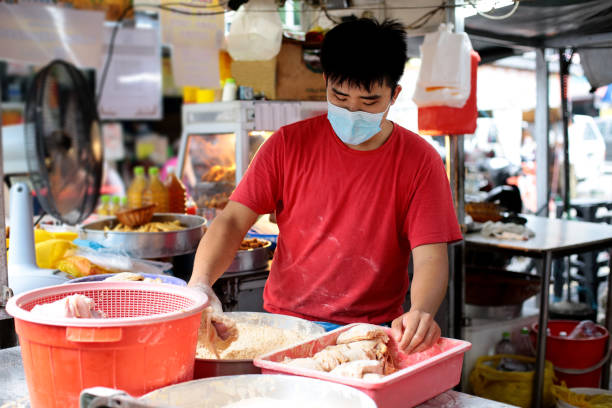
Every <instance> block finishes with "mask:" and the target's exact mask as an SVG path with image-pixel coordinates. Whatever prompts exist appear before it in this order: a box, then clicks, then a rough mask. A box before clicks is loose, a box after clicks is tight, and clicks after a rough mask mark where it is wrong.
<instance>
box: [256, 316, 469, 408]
mask: <svg viewBox="0 0 612 408" xmlns="http://www.w3.org/2000/svg"><path fill="white" fill-rule="evenodd" d="M353 326H355V324H351V325H348V326H344V327H341V328H338V329H336V330H334V331H331V332H329V333H326V334H324V335H321V336H319V337H317V338H315V339H313V340H310V341H308V342H305V343H301V344H298V345H296V346H293V347H290V348H286V349H283V350H279V351H276V352H273V353H269V354H266V355H263V356H261V357H259V358H256V359H255V360H254V361H253V363H254V364H255V366H257V367H260V368H261V372H262V374H290V375H299V376H304V377H311V378H318V379H321V380H327V381H332V382H335V383H339V384H345V385H349V386H351V387H354V388H357V389H359V390H361V391H363V392H365V393H366V394H368V395H369V396H370V397H371V398H372V399H373V400H374V401H375V402H376V404H377V406H378V407H379V408H396V407H398V408H399V407H402V408H407V407H413V406H415V405H418V404H420V403H422V402H424V401H427V400H428V399H430V398H433V397H435V396H436V395H438V394H440V393H442V392H444V391H447V390H449V389H451V388H453V387H454V386H455V385H457V384H459V380H460V378H461V367H462V365H463V354H464V353H465V352H466V351H467V350H469V349H470V348H471V347H472V345H471V344H470V343H468V342H466V341H462V340H455V339H448V338H441V339H440V340H439V341H438V343H437V344H436V345H434V346H433V347H431V348H430V349H428V350H425V351H424V352H422V353H414V354H405V353H403V352H400V351H399V350H398V346H397V342H396V341H395V340H393V339H392V338H390V340H389V344H388V346H389V351H390V353H391V354H392V356H393V357H394V361H395V362H396V363H397V364H398V365H399V368H400V369H399V370H398V371H396V372H395V373H393V374H390V375H387V376H385V377H383V378H382V379H380V380H378V381H365V380H362V379H357V378H348V377H338V376H334V375H331V374H329V373H326V372H321V371H316V370H310V369H307V368H299V367H291V366H288V365H286V364H282V363H281V362H282V361H283V360H284V359H285V357H289V358H292V359H293V358H301V357H311V356H312V355H314V354H315V353H317V352H318V351H320V350H322V349H324V348H325V347H327V346H329V345H332V344H336V338H337V337H338V335H339V334H340V333H342V332H343V331H346V330H348V329H350V328H351V327H353ZM385 331H386V332H387V334H390V333H391V330H390V329H388V328H385Z"/></svg>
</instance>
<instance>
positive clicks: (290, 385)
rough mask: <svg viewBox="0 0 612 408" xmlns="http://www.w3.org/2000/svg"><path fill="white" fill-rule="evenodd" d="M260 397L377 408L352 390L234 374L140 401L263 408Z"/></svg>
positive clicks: (331, 407) (327, 407)
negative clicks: (242, 404) (248, 402)
mask: <svg viewBox="0 0 612 408" xmlns="http://www.w3.org/2000/svg"><path fill="white" fill-rule="evenodd" d="M261 398H264V399H268V398H269V399H271V400H274V401H275V402H277V403H279V404H280V403H284V404H286V406H287V407H297V408H299V407H304V406H308V407H318V408H376V404H375V403H374V401H373V400H372V399H371V398H370V397H368V396H367V395H366V394H365V393H364V392H361V391H359V390H357V389H355V388H352V387H349V386H347V385H342V384H336V383H333V382H330V381H323V380H317V379H314V378H305V377H297V376H289V375H233V376H227V377H218V378H207V379H204V380H196V381H189V382H184V383H181V384H176V385H171V386H168V387H164V388H160V389H159V390H155V391H153V392H150V393H148V394H146V395H144V396H143V397H141V398H140V400H141V401H143V402H147V403H151V404H159V405H161V404H164V405H171V406H175V407H179V408H183V407H184V408H187V407H195V406H197V407H202V408H221V407H225V406H227V405H229V404H233V403H236V402H238V401H245V400H249V399H253V400H254V402H253V403H254V404H257V405H256V406H262V405H261V404H262V401H261ZM257 399H260V400H259V403H257V402H255V401H257ZM245 402H246V401H245ZM274 406H277V405H276V404H274Z"/></svg>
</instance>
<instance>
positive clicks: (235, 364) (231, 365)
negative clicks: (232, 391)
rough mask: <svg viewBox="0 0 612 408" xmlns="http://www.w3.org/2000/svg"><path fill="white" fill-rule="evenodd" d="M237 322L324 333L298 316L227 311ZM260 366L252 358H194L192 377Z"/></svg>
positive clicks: (253, 369) (247, 370) (253, 370)
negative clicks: (255, 364)
mask: <svg viewBox="0 0 612 408" xmlns="http://www.w3.org/2000/svg"><path fill="white" fill-rule="evenodd" d="M226 315H228V316H229V317H231V318H232V319H234V320H236V321H237V322H239V323H253V324H261V325H262V326H271V327H278V328H281V329H291V330H296V331H299V332H300V333H304V334H307V335H309V336H312V337H316V336H318V335H321V334H324V333H325V329H324V328H323V327H321V326H319V325H318V324H316V323H313V322H309V321H308V320H304V319H300V318H298V317H293V316H286V315H279V314H272V313H258V312H228V313H226ZM260 373H261V368H259V367H255V366H254V365H253V359H238V360H217V359H206V358H196V361H195V367H194V375H193V378H195V379H197V378H207V377H218V376H224V375H236V374H260Z"/></svg>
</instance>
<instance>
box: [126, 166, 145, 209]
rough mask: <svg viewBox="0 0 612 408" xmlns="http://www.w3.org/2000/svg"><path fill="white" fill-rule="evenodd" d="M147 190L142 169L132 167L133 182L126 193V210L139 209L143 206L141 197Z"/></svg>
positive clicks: (140, 167)
mask: <svg viewBox="0 0 612 408" xmlns="http://www.w3.org/2000/svg"><path fill="white" fill-rule="evenodd" d="M146 188H147V179H146V178H145V173H144V167H142V166H136V167H134V180H132V184H130V187H129V188H128V191H127V206H128V208H140V207H142V206H143V203H142V196H143V193H144V191H145V189H146Z"/></svg>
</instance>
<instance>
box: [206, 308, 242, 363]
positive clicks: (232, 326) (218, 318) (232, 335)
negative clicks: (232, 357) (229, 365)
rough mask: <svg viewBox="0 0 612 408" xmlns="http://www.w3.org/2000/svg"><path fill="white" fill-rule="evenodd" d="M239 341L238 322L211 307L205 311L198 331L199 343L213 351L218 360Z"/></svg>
mask: <svg viewBox="0 0 612 408" xmlns="http://www.w3.org/2000/svg"><path fill="white" fill-rule="evenodd" d="M236 339H238V327H237V326H236V322H235V321H234V320H232V319H230V318H229V317H227V316H226V315H224V314H223V313H217V312H215V311H213V310H212V308H211V307H207V308H206V309H204V312H203V313H202V318H201V320H200V328H199V330H198V342H200V343H202V344H203V345H204V346H205V347H206V348H207V349H209V350H210V351H212V352H213V353H214V354H215V356H216V357H217V358H220V356H219V353H220V352H222V351H223V350H225V349H226V348H228V347H229V346H230V344H232V342H234V341H235V340H236Z"/></svg>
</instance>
